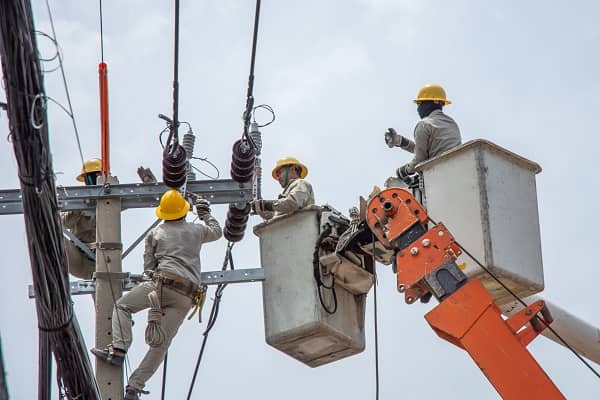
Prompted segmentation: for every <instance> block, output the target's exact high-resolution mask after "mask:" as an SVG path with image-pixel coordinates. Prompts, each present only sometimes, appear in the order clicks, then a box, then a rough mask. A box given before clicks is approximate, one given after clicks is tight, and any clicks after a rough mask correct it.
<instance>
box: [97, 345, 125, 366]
mask: <svg viewBox="0 0 600 400" xmlns="http://www.w3.org/2000/svg"><path fill="white" fill-rule="evenodd" d="M90 351H91V352H92V354H94V355H95V356H96V357H98V358H99V359H101V360H103V361H106V362H107V363H109V364H112V365H116V366H118V367H120V366H121V365H123V362H124V361H125V351H123V350H119V349H115V348H114V347H113V346H112V344H109V345H108V346H106V347H105V348H104V349H96V348H93V349H91V350H90Z"/></svg>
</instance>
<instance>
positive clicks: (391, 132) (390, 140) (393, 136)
mask: <svg viewBox="0 0 600 400" xmlns="http://www.w3.org/2000/svg"><path fill="white" fill-rule="evenodd" d="M384 139H385V144H387V146H388V147H389V148H390V149H391V148H392V147H405V146H407V145H408V143H410V140H409V139H408V138H406V137H404V136H402V135H399V134H398V132H396V130H395V129H394V128H388V130H387V131H385V135H384Z"/></svg>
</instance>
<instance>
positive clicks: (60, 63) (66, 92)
mask: <svg viewBox="0 0 600 400" xmlns="http://www.w3.org/2000/svg"><path fill="white" fill-rule="evenodd" d="M46 9H47V10H48V18H49V19H50V27H51V28H52V39H53V40H54V42H55V43H58V40H57V39H56V31H55V30H54V19H53V18H52V11H51V10H50V4H49V3H48V0H46ZM57 46H58V45H57ZM57 56H58V63H59V65H60V73H61V76H62V80H63V85H64V88H65V94H66V96H67V103H68V104H69V115H70V116H71V121H72V123H73V130H74V131H75V138H76V139H77V149H78V150H79V157H80V158H81V165H82V166H83V164H84V163H85V161H84V157H83V151H82V150H81V140H80V139H79V130H78V129H77V123H76V122H75V114H74V113H73V106H72V104H71V95H70V94H69V87H68V85H67V77H66V75H65V69H64V66H63V60H62V56H61V55H60V51H58V47H57Z"/></svg>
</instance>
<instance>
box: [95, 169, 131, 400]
mask: <svg viewBox="0 0 600 400" xmlns="http://www.w3.org/2000/svg"><path fill="white" fill-rule="evenodd" d="M105 179H106V180H105V181H104V182H102V181H100V182H98V183H99V184H101V185H102V184H103V185H104V190H105V191H107V190H110V185H112V184H117V183H119V182H118V180H117V178H116V177H114V176H112V175H110V174H108V175H107V176H106V178H105ZM99 180H103V178H102V177H100V178H99ZM122 250H123V244H122V243H121V199H119V198H116V199H99V200H98V201H97V203H96V273H95V278H96V298H95V302H96V348H98V349H102V348H104V347H106V346H107V345H108V344H110V343H112V314H113V306H114V305H115V303H116V301H117V300H118V299H119V298H120V297H121V294H122V293H123V273H122V268H121V252H122ZM122 323H129V321H122ZM96 378H97V380H98V387H99V388H100V394H101V396H102V398H103V399H112V400H121V399H123V366H116V365H112V364H110V363H107V362H104V361H102V360H98V359H96Z"/></svg>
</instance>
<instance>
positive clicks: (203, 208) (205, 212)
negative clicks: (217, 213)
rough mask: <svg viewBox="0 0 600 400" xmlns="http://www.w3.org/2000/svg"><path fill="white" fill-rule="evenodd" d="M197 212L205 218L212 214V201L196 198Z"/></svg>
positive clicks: (200, 216) (201, 217)
mask: <svg viewBox="0 0 600 400" xmlns="http://www.w3.org/2000/svg"><path fill="white" fill-rule="evenodd" d="M196 212H197V213H198V218H200V219H202V220H204V218H206V217H208V216H210V201H208V200H206V199H203V198H197V199H196Z"/></svg>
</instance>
